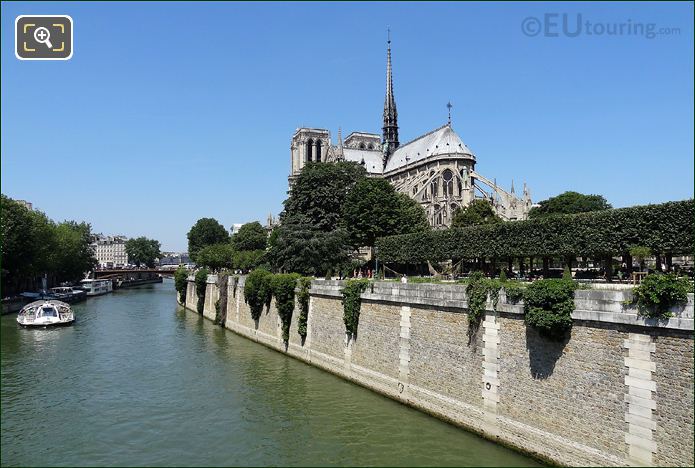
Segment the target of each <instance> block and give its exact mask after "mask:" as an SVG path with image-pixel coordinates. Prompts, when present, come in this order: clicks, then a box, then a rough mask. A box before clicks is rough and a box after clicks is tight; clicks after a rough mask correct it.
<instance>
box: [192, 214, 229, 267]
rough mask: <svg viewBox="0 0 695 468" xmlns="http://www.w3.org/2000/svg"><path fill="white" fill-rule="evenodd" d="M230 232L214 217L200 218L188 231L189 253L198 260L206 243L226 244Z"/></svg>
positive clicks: (195, 260) (194, 259) (193, 258)
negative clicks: (199, 253) (198, 255)
mask: <svg viewBox="0 0 695 468" xmlns="http://www.w3.org/2000/svg"><path fill="white" fill-rule="evenodd" d="M228 242H229V233H228V232H227V230H226V229H225V228H224V226H222V225H221V224H220V223H219V222H217V220H216V219H214V218H200V219H199V220H198V221H197V222H196V223H195V224H194V225H193V227H192V228H191V230H190V231H188V255H189V256H190V257H191V260H193V261H194V262H197V261H198V260H197V258H196V256H197V254H198V252H199V251H200V249H202V248H203V247H205V246H206V245H214V244H226V243H228Z"/></svg>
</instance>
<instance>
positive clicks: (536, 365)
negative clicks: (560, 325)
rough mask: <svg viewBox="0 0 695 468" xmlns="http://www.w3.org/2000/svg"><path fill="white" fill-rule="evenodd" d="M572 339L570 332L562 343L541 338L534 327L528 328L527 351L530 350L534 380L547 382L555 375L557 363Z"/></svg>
mask: <svg viewBox="0 0 695 468" xmlns="http://www.w3.org/2000/svg"><path fill="white" fill-rule="evenodd" d="M571 337H572V332H571V331H570V332H569V333H567V334H566V335H565V337H564V338H563V339H562V341H556V340H553V339H550V338H546V337H544V336H541V335H540V334H539V333H538V331H537V330H536V329H535V328H533V327H529V326H527V327H526V349H527V350H528V357H529V367H530V370H531V376H532V377H533V378H534V379H539V380H545V379H547V378H548V377H550V376H551V375H553V370H555V363H557V361H558V359H560V356H562V351H563V350H564V349H565V345H567V343H568V342H569V340H570V338H571Z"/></svg>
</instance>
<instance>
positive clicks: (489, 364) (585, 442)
mask: <svg viewBox="0 0 695 468" xmlns="http://www.w3.org/2000/svg"><path fill="white" fill-rule="evenodd" d="M215 281H216V277H215V276H210V277H209V278H208V284H207V289H206V295H205V307H204V315H205V317H207V318H210V319H214V318H215V314H216V310H215V303H216V301H217V299H218V298H219V290H218V287H217V286H216V284H215ZM341 287H342V283H341V282H338V281H321V280H317V281H314V282H313V283H312V285H311V289H310V301H309V314H308V324H307V329H308V334H307V336H306V340H302V337H301V336H300V335H299V334H298V333H297V317H298V315H299V308H298V307H295V313H294V314H293V317H292V323H291V327H290V340H289V343H287V344H286V343H284V342H283V340H282V330H281V328H282V327H281V321H280V318H279V316H278V313H277V310H276V308H275V305H274V303H273V304H271V305H270V307H269V308H268V309H264V311H263V313H262V314H261V317H260V318H259V320H258V321H254V320H253V319H252V318H251V312H250V310H249V307H248V306H247V305H246V303H245V302H244V293H243V289H244V278H243V277H242V278H239V281H238V282H234V281H229V284H228V291H227V310H226V313H227V315H226V322H225V324H224V325H225V327H226V328H228V329H230V330H232V331H234V332H236V333H238V334H240V335H242V336H245V337H247V338H249V339H251V340H254V341H257V342H259V343H262V344H264V345H266V346H269V347H271V348H274V349H276V350H278V351H280V352H283V353H286V354H289V355H290V356H293V357H295V358H297V359H301V360H302V361H305V362H307V363H309V364H311V365H314V366H317V367H320V368H322V369H325V370H327V371H329V372H332V373H334V374H336V375H339V376H341V377H343V378H346V379H348V380H351V381H353V382H356V383H358V384H360V385H363V386H365V387H368V388H371V389H373V390H375V391H377V392H380V393H382V394H384V395H387V396H389V397H391V398H393V399H395V400H397V401H400V402H403V403H405V404H407V405H410V406H413V407H415V408H419V409H421V410H423V411H426V412H428V413H430V414H432V415H435V416H437V417H439V418H441V419H444V420H447V421H450V422H452V423H454V424H457V425H459V426H462V427H464V428H466V429H469V430H472V431H475V432H477V433H479V434H481V435H482V436H484V437H487V438H489V439H491V440H494V441H497V442H499V443H502V444H505V445H508V446H511V447H514V448H516V449H518V450H521V451H523V452H525V453H528V454H531V455H534V456H536V457H538V458H540V459H543V460H547V461H550V462H553V463H557V464H563V465H579V466H585V465H603V466H607V465H623V466H624V465H634V466H639V465H656V466H674V465H677V466H692V465H693V464H694V463H695V462H694V460H693V399H694V396H693V359H694V356H693V296H692V294H691V295H689V299H688V304H687V305H686V306H684V307H681V308H679V309H677V310H674V311H673V317H672V318H670V319H668V320H663V321H658V320H654V319H645V318H642V317H640V316H639V315H638V314H637V311H636V310H635V309H634V308H632V307H630V306H627V305H626V301H628V300H629V299H630V298H631V292H630V291H629V290H627V291H620V290H578V291H576V295H575V305H576V308H575V311H574V313H573V319H574V324H573V327H572V332H571V337H570V338H569V339H568V340H566V341H565V342H562V343H557V342H552V341H548V340H547V339H545V338H543V337H541V336H539V335H538V334H537V333H536V331H535V330H534V329H532V328H529V327H527V326H526V325H525V324H524V320H523V306H522V305H519V304H509V303H507V301H506V299H505V297H504V294H503V293H502V294H501V296H500V300H499V304H498V306H497V308H496V310H493V307H492V304H488V310H487V312H486V314H485V317H484V319H483V321H482V323H481V325H480V326H479V327H478V328H477V329H469V323H468V319H467V303H466V296H465V288H464V287H462V286H460V285H446V284H400V283H387V282H383V283H379V282H377V283H373V284H371V285H370V287H369V288H368V289H367V291H366V292H365V293H363V294H362V308H361V313H360V319H359V327H358V333H357V336H356V338H355V339H347V338H346V334H345V325H344V323H343V307H342V304H341V295H340V290H341ZM196 304H197V295H196V291H195V285H194V283H193V281H189V284H188V289H187V294H186V303H185V304H184V305H185V307H186V308H187V309H190V310H192V311H195V310H196Z"/></svg>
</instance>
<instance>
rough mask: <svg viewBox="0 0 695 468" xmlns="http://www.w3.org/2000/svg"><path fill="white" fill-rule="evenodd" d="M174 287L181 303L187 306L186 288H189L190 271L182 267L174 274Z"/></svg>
mask: <svg viewBox="0 0 695 468" xmlns="http://www.w3.org/2000/svg"><path fill="white" fill-rule="evenodd" d="M174 287H175V288H176V291H178V293H179V302H180V303H181V304H184V305H185V304H186V288H187V287H188V270H187V269H186V268H185V267H184V266H183V265H181V266H180V267H178V268H177V269H176V272H175V273H174Z"/></svg>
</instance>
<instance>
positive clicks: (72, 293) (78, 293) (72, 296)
mask: <svg viewBox="0 0 695 468" xmlns="http://www.w3.org/2000/svg"><path fill="white" fill-rule="evenodd" d="M49 291H50V297H49V299H57V300H59V301H63V302H67V303H68V304H74V303H75V302H79V301H83V300H85V299H87V293H86V292H85V291H84V290H82V289H75V288H72V287H70V286H59V287H57V288H51V289H50V290H49Z"/></svg>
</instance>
